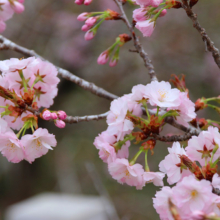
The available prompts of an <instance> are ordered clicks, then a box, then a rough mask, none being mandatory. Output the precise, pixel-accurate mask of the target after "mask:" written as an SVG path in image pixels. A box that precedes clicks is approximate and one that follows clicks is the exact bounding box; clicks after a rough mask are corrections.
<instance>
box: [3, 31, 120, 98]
mask: <svg viewBox="0 0 220 220" xmlns="http://www.w3.org/2000/svg"><path fill="white" fill-rule="evenodd" d="M0 43H1V45H0V50H13V51H16V52H18V53H21V54H23V55H25V56H27V57H30V56H34V57H38V58H41V59H43V60H45V59H44V58H43V57H41V56H40V55H39V54H37V53H36V52H35V51H34V50H29V49H27V48H25V47H22V46H20V45H18V44H16V43H14V42H12V41H10V40H9V39H7V38H5V37H3V36H2V35H0ZM56 68H57V71H58V74H59V75H60V76H61V77H62V78H64V79H67V80H69V81H71V82H73V83H75V84H77V85H79V86H80V87H82V88H83V89H85V90H88V91H90V92H91V93H93V94H95V95H97V96H100V97H103V98H106V99H109V100H113V99H116V98H117V96H116V95H114V94H112V93H110V92H108V91H106V90H104V89H103V88H101V87H98V86H96V85H95V84H94V83H91V82H88V81H86V80H84V79H82V78H80V77H78V76H76V75H74V74H72V73H71V72H69V71H68V70H65V69H63V68H60V67H58V66H56Z"/></svg>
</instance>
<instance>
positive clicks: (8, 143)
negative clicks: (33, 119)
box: [0, 131, 25, 163]
mask: <svg viewBox="0 0 220 220" xmlns="http://www.w3.org/2000/svg"><path fill="white" fill-rule="evenodd" d="M0 146H1V147H0V151H1V153H2V155H3V156H4V157H6V158H7V159H8V161H9V162H12V163H19V162H20V161H21V160H23V159H24V156H25V155H24V149H23V146H22V144H21V142H20V140H19V139H18V138H17V136H16V135H15V133H14V132H13V131H7V132H5V133H4V134H2V133H1V134H0Z"/></svg>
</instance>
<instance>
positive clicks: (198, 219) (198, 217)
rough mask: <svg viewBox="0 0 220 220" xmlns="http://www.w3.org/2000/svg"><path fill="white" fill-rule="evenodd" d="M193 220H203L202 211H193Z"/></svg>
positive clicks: (203, 214)
mask: <svg viewBox="0 0 220 220" xmlns="http://www.w3.org/2000/svg"><path fill="white" fill-rule="evenodd" d="M192 219H193V220H204V219H205V213H204V212H202V211H195V212H193V214H192Z"/></svg>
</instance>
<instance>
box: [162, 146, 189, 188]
mask: <svg viewBox="0 0 220 220" xmlns="http://www.w3.org/2000/svg"><path fill="white" fill-rule="evenodd" d="M168 151H169V154H168V155H167V156H166V157H165V159H164V160H162V161H161V162H160V164H159V168H160V171H161V172H164V173H166V174H167V176H168V179H167V182H168V183H169V184H170V185H172V184H174V183H176V182H178V181H180V180H181V179H182V178H183V177H185V176H188V175H190V174H191V173H190V171H188V170H181V168H180V167H178V166H177V164H179V163H180V162H181V161H180V158H179V155H186V152H185V150H184V148H181V146H180V143H179V142H174V143H173V146H172V148H168Z"/></svg>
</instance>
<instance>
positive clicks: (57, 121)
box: [55, 120, 66, 128]
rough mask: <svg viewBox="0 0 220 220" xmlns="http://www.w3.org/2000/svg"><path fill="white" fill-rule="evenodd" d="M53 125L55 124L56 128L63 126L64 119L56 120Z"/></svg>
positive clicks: (64, 124)
mask: <svg viewBox="0 0 220 220" xmlns="http://www.w3.org/2000/svg"><path fill="white" fill-rule="evenodd" d="M55 125H56V126H57V127H58V128H65V126H66V123H65V122H64V121H62V120H56V122H55Z"/></svg>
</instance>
